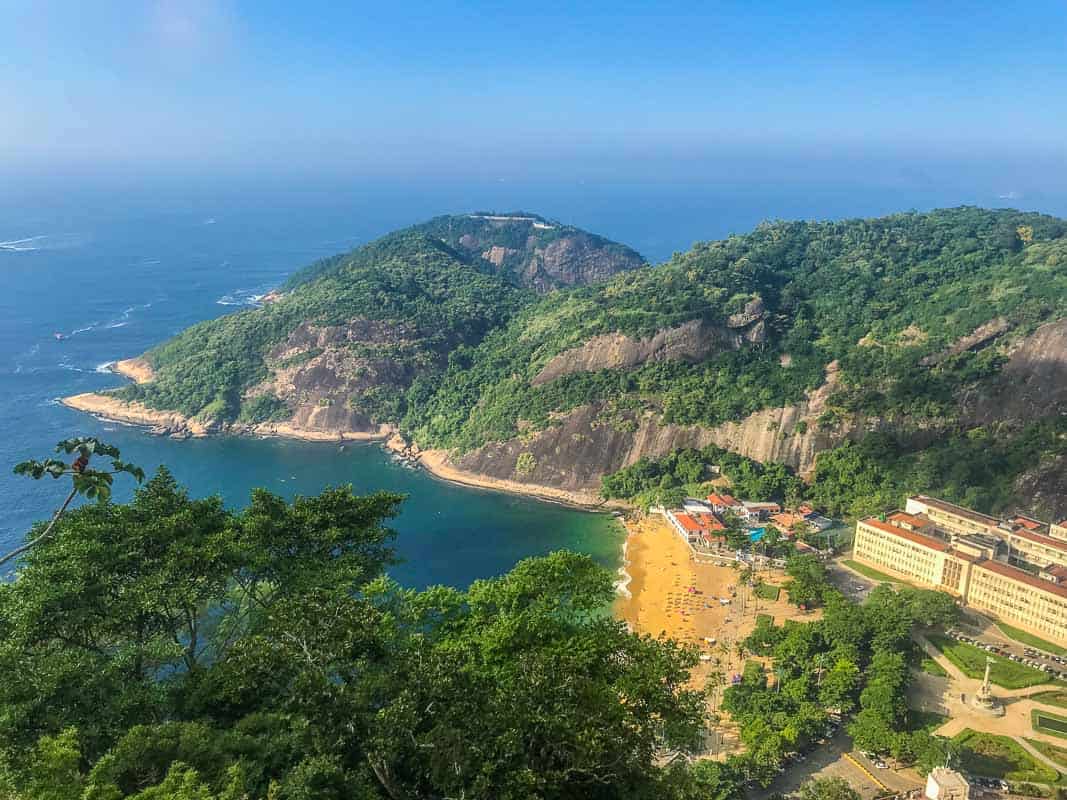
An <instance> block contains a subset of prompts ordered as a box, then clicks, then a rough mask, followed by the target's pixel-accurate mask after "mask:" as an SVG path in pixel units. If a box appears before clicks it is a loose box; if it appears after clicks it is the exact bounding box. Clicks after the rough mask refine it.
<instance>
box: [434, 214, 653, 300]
mask: <svg viewBox="0 0 1067 800" xmlns="http://www.w3.org/2000/svg"><path fill="white" fill-rule="evenodd" d="M416 227H417V228H418V229H420V230H423V231H425V232H426V233H427V234H429V235H431V236H436V237H438V238H440V239H441V240H442V241H444V242H445V243H446V244H448V245H450V246H451V247H454V248H456V249H457V250H460V251H463V252H465V253H466V254H467V255H468V256H473V257H475V258H478V259H480V260H481V261H482V262H483V263H484V264H485V265H486V266H488V267H489V268H490V269H492V270H493V271H494V272H496V273H498V274H500V275H502V276H504V277H506V278H508V279H509V280H511V281H512V282H513V283H516V284H518V285H519V286H525V287H528V288H532V289H535V290H537V291H539V292H548V291H551V290H552V289H557V288H559V287H561V286H584V285H588V284H592V283H597V282H599V281H604V280H607V279H608V278H610V277H612V276H613V275H616V274H618V273H620V272H624V271H626V270H631V269H636V268H637V267H641V266H644V264H645V260H644V259H643V258H641V256H640V254H638V253H637V252H635V251H634V250H631V249H630V248H629V247H626V246H625V245H621V244H617V243H616V242H611V241H609V240H607V239H604V238H602V237H600V236H596V235H594V234H591V233H586V232H585V231H583V230H580V229H578V228H572V227H569V226H564V225H558V224H556V223H551V222H547V221H546V220H543V219H541V218H540V217H536V216H532V215H531V216H526V215H521V214H519V215H497V214H469V215H466V216H463V217H439V218H437V219H434V220H430V222H428V223H425V224H423V225H420V226H416Z"/></svg>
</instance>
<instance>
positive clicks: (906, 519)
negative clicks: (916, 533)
mask: <svg viewBox="0 0 1067 800" xmlns="http://www.w3.org/2000/svg"><path fill="white" fill-rule="evenodd" d="M887 519H888V521H889V522H903V523H905V524H906V525H911V526H912V527H913V528H922V527H925V526H927V525H933V524H934V523H933V522H931V521H930V520H928V519H924V518H923V517H917V516H915V515H914V514H908V513H906V512H904V511H897V512H896V513H893V514H890V515H889V516H888V517H887Z"/></svg>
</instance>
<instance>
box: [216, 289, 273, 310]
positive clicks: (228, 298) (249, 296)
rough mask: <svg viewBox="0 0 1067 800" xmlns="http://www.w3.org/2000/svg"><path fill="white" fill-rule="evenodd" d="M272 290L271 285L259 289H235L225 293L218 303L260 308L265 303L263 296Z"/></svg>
mask: <svg viewBox="0 0 1067 800" xmlns="http://www.w3.org/2000/svg"><path fill="white" fill-rule="evenodd" d="M268 292H270V288H269V287H263V286H261V287H259V288H257V289H234V290H233V291H232V292H230V293H229V294H224V295H223V296H222V297H220V298H219V299H218V300H216V301H215V303H216V304H218V305H220V306H250V307H253V308H258V307H259V306H261V305H263V298H264V297H266V296H267V293H268Z"/></svg>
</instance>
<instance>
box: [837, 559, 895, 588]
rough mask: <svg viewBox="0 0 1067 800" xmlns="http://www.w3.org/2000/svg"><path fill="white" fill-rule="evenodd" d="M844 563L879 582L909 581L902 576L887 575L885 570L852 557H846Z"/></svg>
mask: <svg viewBox="0 0 1067 800" xmlns="http://www.w3.org/2000/svg"><path fill="white" fill-rule="evenodd" d="M842 563H843V564H844V565H845V566H846V567H848V568H849V569H851V570H854V571H856V572H858V573H859V574H860V575H864V576H866V577H868V578H870V579H871V580H872V581H878V582H879V583H902V584H905V585H907V581H902V580H901V579H900V578H894V577H893V576H892V575H886V574H885V573H884V572H879V571H878V570H876V569H874V568H873V567H868V566H867V565H866V564H861V563H860V562H858V561H853V560H852V559H851V558H846V559H844V560H843V561H842Z"/></svg>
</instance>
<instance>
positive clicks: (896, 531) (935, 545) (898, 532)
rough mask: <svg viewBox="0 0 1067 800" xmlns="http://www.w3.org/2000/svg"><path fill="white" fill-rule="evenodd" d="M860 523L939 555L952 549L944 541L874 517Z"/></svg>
mask: <svg viewBox="0 0 1067 800" xmlns="http://www.w3.org/2000/svg"><path fill="white" fill-rule="evenodd" d="M860 521H861V522H862V523H863V524H864V525H869V526H870V527H872V528H874V529H875V530H878V531H881V532H882V533H888V534H889V535H890V536H898V537H900V538H901V539H906V540H907V541H909V542H913V543H914V544H917V545H921V546H922V547H926V548H928V549H930V550H937V551H938V552H939V553H947V552H949V551H950V550H951V549H952V548H951V547H949V546H948V542H945V541H942V540H941V539H935V538H934V537H932V536H925V535H923V534H921V533H915V532H914V531H909V530H905V529H904V528H898V527H896V526H895V525H890V524H889V523H888V522H882V521H881V520H880V519H875V518H874V517H869V518H867V519H864V520H860Z"/></svg>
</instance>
